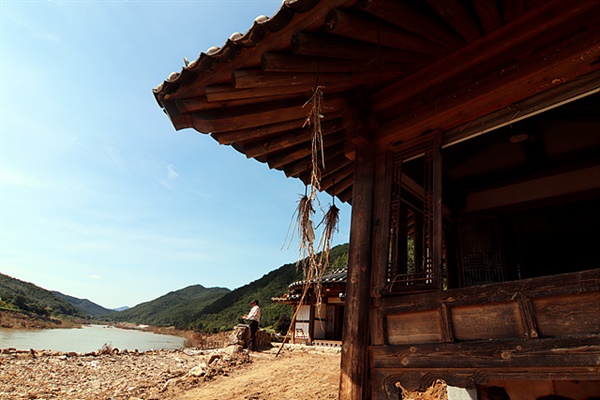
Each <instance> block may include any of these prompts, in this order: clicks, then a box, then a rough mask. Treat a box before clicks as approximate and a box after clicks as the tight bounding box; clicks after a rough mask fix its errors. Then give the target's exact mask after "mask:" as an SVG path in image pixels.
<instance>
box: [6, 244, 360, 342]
mask: <svg viewBox="0 0 600 400" xmlns="http://www.w3.org/2000/svg"><path fill="white" fill-rule="evenodd" d="M329 259H330V260H331V262H330V266H331V268H337V267H341V266H344V265H346V264H347V262H348V244H343V245H339V246H336V247H334V248H332V249H331V252H330V256H329ZM300 279H302V271H301V270H299V268H297V265H296V264H295V263H294V264H285V265H283V266H281V267H279V268H278V269H276V270H274V271H271V272H269V273H268V274H266V275H264V276H263V277H262V278H260V279H257V280H255V281H253V282H251V283H249V284H247V285H244V286H242V287H239V288H237V289H235V290H229V289H227V288H219V287H214V288H205V287H204V286H202V285H191V286H188V287H185V288H183V289H180V290H176V291H173V292H169V293H167V294H165V295H163V296H161V297H159V298H157V299H154V300H151V301H148V302H145V303H141V304H138V305H136V306H134V307H131V308H126V309H124V310H123V311H120V312H119V311H115V310H110V309H107V308H104V307H102V306H100V305H98V304H95V303H93V302H91V301H89V300H87V299H78V298H76V297H73V296H69V295H65V294H63V293H60V292H57V291H53V292H51V291H48V290H45V289H42V288H40V287H37V286H35V285H34V284H32V283H27V282H23V281H20V280H18V279H15V278H11V277H9V276H7V275H3V274H0V311H1V309H2V308H4V309H20V310H23V311H29V312H36V313H43V314H44V313H45V314H44V315H61V314H62V315H70V316H77V317H83V318H88V319H90V318H91V319H96V320H100V321H105V322H134V323H138V324H147V325H154V326H175V327H177V328H180V329H195V330H200V331H204V332H217V331H221V330H229V329H231V328H233V327H234V326H235V325H236V324H238V323H240V322H243V320H242V318H241V316H242V315H244V314H246V313H247V312H248V310H249V309H250V301H252V300H255V299H256V300H258V301H259V303H260V306H261V325H262V326H273V325H275V324H276V323H277V321H278V320H279V319H281V318H282V317H284V316H286V315H287V316H288V317H289V316H290V315H291V311H292V310H291V307H290V306H288V305H283V304H276V303H273V302H272V301H271V298H273V297H279V296H281V295H282V294H284V293H285V292H286V291H287V288H288V285H289V284H290V283H292V282H294V281H297V280H300ZM17 303H18V304H17Z"/></svg>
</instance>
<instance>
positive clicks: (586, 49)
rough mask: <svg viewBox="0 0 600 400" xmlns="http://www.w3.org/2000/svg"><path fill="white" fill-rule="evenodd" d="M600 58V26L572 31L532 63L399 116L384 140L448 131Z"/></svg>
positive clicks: (388, 127) (385, 131)
mask: <svg viewBox="0 0 600 400" xmlns="http://www.w3.org/2000/svg"><path fill="white" fill-rule="evenodd" d="M598 57H600V28H598V27H597V28H594V29H590V30H588V31H587V32H583V33H581V34H580V35H579V36H571V37H569V38H568V39H566V40H564V41H563V42H562V43H560V44H558V45H555V46H553V47H552V48H551V49H549V50H547V51H542V52H539V53H538V54H535V55H533V56H532V57H531V58H530V59H529V60H528V61H527V62H515V64H514V65H512V66H511V65H508V66H505V68H502V69H500V70H498V71H496V72H495V73H491V74H488V75H487V76H486V77H485V78H484V79H482V80H481V81H480V82H478V84H477V85H476V86H468V87H464V88H463V89H462V90H460V91H456V92H454V93H452V94H450V95H448V96H446V97H443V98H440V99H439V100H437V101H435V102H434V103H431V104H428V105H427V107H422V108H421V109H420V110H419V111H418V112H415V111H412V112H411V113H410V115H398V118H397V119H395V120H392V121H390V122H388V123H386V124H384V125H383V126H382V127H381V129H380V130H379V133H378V134H379V135H380V136H379V140H380V145H383V146H385V145H386V144H390V143H392V142H395V141H398V140H404V139H407V138H409V137H414V136H416V135H418V134H420V133H421V132H424V131H427V130H430V129H438V128H439V129H442V130H448V129H451V128H454V127H455V126H457V125H460V124H462V123H466V122H468V121H471V120H473V119H475V118H478V117H480V116H483V115H486V114H488V113H490V112H493V111H496V110H497V109H500V108H502V107H504V106H508V105H510V104H512V103H514V102H518V101H521V100H523V99H525V98H527V97H530V96H531V95H533V94H536V93H538V92H542V91H545V90H548V89H550V88H551V87H552V86H556V85H558V84H560V83H563V82H567V81H570V80H573V79H575V78H577V77H578V76H579V75H581V74H584V73H586V72H591V71H593V70H595V69H597V68H598V66H597V65H594V64H593V62H594V61H595V60H596V59H597V58H598ZM575 66H577V67H578V68H574V67H575ZM572 74H574V75H572ZM499 88H502V89H503V91H504V93H505V95H504V96H503V97H502V98H498V97H493V96H489V93H494V92H495V91H497V90H499ZM451 124H452V125H451Z"/></svg>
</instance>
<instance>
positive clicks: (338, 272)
mask: <svg viewBox="0 0 600 400" xmlns="http://www.w3.org/2000/svg"><path fill="white" fill-rule="evenodd" d="M347 276H348V267H342V268H336V269H333V270H331V271H330V272H329V273H327V274H325V275H323V276H322V277H321V279H319V281H317V280H316V279H312V280H311V281H308V282H307V281H296V282H292V283H291V284H290V285H289V286H288V291H287V293H284V294H283V296H281V297H276V298H272V299H271V300H272V301H273V302H275V303H280V304H289V305H291V306H293V307H294V312H295V315H296V318H295V319H294V320H293V321H292V324H294V325H293V326H292V329H291V333H292V335H291V336H292V342H293V343H303V344H304V343H306V344H315V345H325V346H339V345H340V344H341V341H342V331H343V322H344V300H345V299H346V278H347ZM305 289H306V290H305Z"/></svg>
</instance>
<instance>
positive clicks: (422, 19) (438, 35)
mask: <svg viewBox="0 0 600 400" xmlns="http://www.w3.org/2000/svg"><path fill="white" fill-rule="evenodd" d="M358 5H359V6H362V7H363V9H364V10H365V11H366V12H368V13H369V14H371V15H374V16H376V17H377V18H380V19H383V20H384V21H387V22H389V23H391V24H394V25H396V26H399V27H400V28H403V29H406V30H407V31H409V32H413V33H416V34H417V35H419V36H421V37H424V38H427V39H428V40H430V41H432V42H435V43H438V44H440V45H442V46H444V47H446V48H447V49H451V50H453V49H456V48H458V47H460V46H462V45H463V44H464V43H463V42H462V41H461V40H460V38H459V37H458V36H457V35H456V33H455V32H453V31H452V30H450V29H448V28H446V27H444V26H443V25H441V24H440V23H439V22H438V21H436V20H434V19H432V18H431V16H429V15H427V14H425V13H424V12H422V11H419V10H417V9H416V8H414V7H412V6H411V5H410V3H409V2H403V1H387V0H366V1H362V2H359V4H358Z"/></svg>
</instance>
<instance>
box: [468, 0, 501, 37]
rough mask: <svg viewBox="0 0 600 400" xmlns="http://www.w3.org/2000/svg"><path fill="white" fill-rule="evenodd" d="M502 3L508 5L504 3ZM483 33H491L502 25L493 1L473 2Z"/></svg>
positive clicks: (481, 0)
mask: <svg viewBox="0 0 600 400" xmlns="http://www.w3.org/2000/svg"><path fill="white" fill-rule="evenodd" d="M503 3H509V1H505V2H503ZM473 6H474V7H475V11H477V15H478V16H479V20H480V21H481V25H482V26H483V30H484V31H485V32H491V31H493V30H494V29H498V28H499V27H500V26H501V25H502V17H501V15H500V12H499V10H498V6H497V4H496V1H495V0H480V1H475V2H473Z"/></svg>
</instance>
